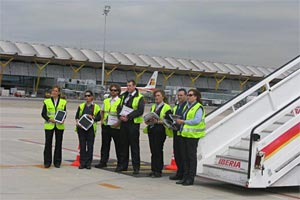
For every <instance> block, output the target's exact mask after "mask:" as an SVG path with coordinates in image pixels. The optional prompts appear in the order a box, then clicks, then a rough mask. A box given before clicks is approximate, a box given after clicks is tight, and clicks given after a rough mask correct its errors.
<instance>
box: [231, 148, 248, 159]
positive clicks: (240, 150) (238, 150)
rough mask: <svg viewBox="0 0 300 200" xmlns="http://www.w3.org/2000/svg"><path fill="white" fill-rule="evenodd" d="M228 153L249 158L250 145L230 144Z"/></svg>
mask: <svg viewBox="0 0 300 200" xmlns="http://www.w3.org/2000/svg"><path fill="white" fill-rule="evenodd" d="M228 149H229V151H228V155H231V156H236V157H242V158H245V159H248V157H249V147H248V148H246V147H241V146H229V148H228Z"/></svg>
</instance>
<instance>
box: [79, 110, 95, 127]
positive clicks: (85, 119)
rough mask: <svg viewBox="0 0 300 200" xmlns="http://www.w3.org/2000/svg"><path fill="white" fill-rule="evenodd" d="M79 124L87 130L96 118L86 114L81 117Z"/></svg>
mask: <svg viewBox="0 0 300 200" xmlns="http://www.w3.org/2000/svg"><path fill="white" fill-rule="evenodd" d="M78 124H79V125H80V127H81V128H83V129H84V130H85V131H87V130H88V129H89V128H91V126H92V125H93V124H94V120H93V119H90V118H88V116H87V115H86V114H84V115H82V116H81V118H80V119H79V121H78Z"/></svg>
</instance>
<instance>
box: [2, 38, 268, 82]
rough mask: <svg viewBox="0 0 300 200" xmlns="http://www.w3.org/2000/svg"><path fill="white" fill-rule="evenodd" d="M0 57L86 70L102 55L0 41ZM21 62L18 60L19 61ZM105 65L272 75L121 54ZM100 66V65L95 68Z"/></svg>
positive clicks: (108, 58)
mask: <svg viewBox="0 0 300 200" xmlns="http://www.w3.org/2000/svg"><path fill="white" fill-rule="evenodd" d="M0 54H1V55H14V56H21V57H24V56H25V57H26V56H28V57H39V58H52V60H53V62H55V61H57V62H58V61H59V60H70V61H80V62H85V65H86V66H89V64H90V66H95V65H93V63H102V61H103V51H94V50H91V49H76V48H67V47H65V48H64V47H60V46H54V45H52V46H46V45H43V44H29V43H25V42H11V41H3V40H0ZM20 59H21V58H20ZM105 62H106V64H108V65H109V64H111V65H116V64H117V65H125V66H131V65H132V66H137V67H149V69H151V68H152V69H153V70H157V69H168V70H177V72H178V73H179V72H180V73H184V72H185V71H192V72H197V71H198V72H203V73H210V74H215V73H217V74H227V75H230V76H251V77H264V76H267V75H268V74H270V73H271V72H272V71H274V69H273V68H265V67H256V66H248V65H247V66H243V65H236V64H227V63H220V62H209V61H200V60H195V59H183V58H172V57H159V56H149V55H140V54H139V55H136V54H130V53H121V52H105ZM97 66H100V65H97Z"/></svg>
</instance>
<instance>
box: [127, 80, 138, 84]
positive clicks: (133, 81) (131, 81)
mask: <svg viewBox="0 0 300 200" xmlns="http://www.w3.org/2000/svg"><path fill="white" fill-rule="evenodd" d="M127 83H132V85H136V82H135V80H133V79H131V80H129V81H127Z"/></svg>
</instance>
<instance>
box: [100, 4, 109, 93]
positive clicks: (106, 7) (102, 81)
mask: <svg viewBox="0 0 300 200" xmlns="http://www.w3.org/2000/svg"><path fill="white" fill-rule="evenodd" d="M109 11H110V6H105V7H104V10H103V15H104V37H103V57H102V58H103V61H102V77H101V85H102V87H104V68H105V36H106V16H107V15H108V13H109Z"/></svg>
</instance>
